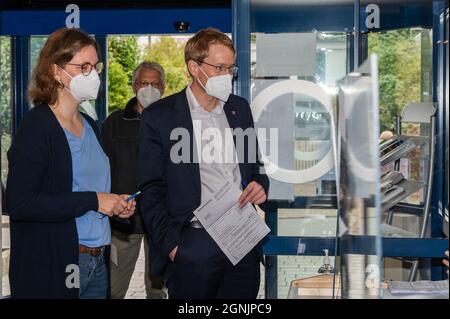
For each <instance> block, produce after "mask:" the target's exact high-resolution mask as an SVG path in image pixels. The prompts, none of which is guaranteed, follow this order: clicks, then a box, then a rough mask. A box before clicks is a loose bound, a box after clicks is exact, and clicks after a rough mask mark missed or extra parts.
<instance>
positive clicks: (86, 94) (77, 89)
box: [61, 68, 100, 101]
mask: <svg viewBox="0 0 450 319" xmlns="http://www.w3.org/2000/svg"><path fill="white" fill-rule="evenodd" d="M61 70H63V71H64V73H66V74H67V75H68V76H70V77H71V80H70V84H69V87H70V89H68V88H67V87H64V88H65V89H66V90H67V91H69V92H70V93H72V95H73V96H74V98H76V99H77V100H78V101H88V100H95V99H96V98H97V95H98V89H99V88H100V77H99V76H98V73H97V71H96V70H92V71H91V73H89V75H87V76H85V75H83V74H82V73H80V74H78V75H76V76H71V75H70V74H69V73H67V72H66V70H64V69H63V68H61Z"/></svg>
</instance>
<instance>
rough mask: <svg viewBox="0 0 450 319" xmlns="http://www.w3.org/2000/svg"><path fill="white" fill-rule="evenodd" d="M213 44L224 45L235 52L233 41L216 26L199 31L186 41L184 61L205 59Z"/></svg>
mask: <svg viewBox="0 0 450 319" xmlns="http://www.w3.org/2000/svg"><path fill="white" fill-rule="evenodd" d="M211 44H221V45H224V46H226V47H227V48H229V49H230V50H231V51H233V53H235V50H234V47H233V42H232V41H231V39H230V38H229V37H228V36H227V35H226V34H225V33H223V32H221V31H219V30H217V29H214V28H207V29H203V30H200V31H198V32H197V33H196V34H195V35H194V36H193V37H192V38H190V39H189V41H188V42H187V43H186V46H185V48H184V61H185V62H186V64H187V63H188V62H189V60H194V61H203V60H204V59H205V58H206V57H207V56H208V51H209V46H210V45H211Z"/></svg>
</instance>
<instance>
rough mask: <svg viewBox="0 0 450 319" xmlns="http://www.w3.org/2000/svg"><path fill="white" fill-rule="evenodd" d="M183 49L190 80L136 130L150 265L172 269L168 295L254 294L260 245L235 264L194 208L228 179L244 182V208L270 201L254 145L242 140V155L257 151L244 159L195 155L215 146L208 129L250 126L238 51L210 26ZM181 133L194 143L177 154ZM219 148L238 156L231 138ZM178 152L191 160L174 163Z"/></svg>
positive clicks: (149, 112) (160, 269)
mask: <svg viewBox="0 0 450 319" xmlns="http://www.w3.org/2000/svg"><path fill="white" fill-rule="evenodd" d="M184 53H185V62H186V65H187V69H188V71H189V73H190V75H191V77H192V83H191V84H190V85H188V87H186V89H184V90H183V91H181V92H179V93H176V94H174V95H171V96H169V97H166V98H165V99H163V100H161V101H158V102H156V103H155V104H153V106H152V107H151V108H150V109H148V110H145V111H144V112H143V114H142V120H141V129H140V133H139V155H138V177H137V178H138V185H139V187H140V188H144V187H145V188H144V190H143V194H142V196H141V198H140V208H141V214H142V218H143V219H144V222H145V225H146V228H147V231H148V232H149V235H150V236H151V238H152V241H151V242H152V247H151V248H152V249H154V251H155V253H153V251H152V260H151V270H152V272H153V273H154V274H155V275H157V274H162V273H164V272H165V271H167V287H168V290H169V298H171V299H190V298H209V299H212V298H220V299H227V298H253V299H254V298H256V297H257V294H258V290H259V283H260V266H259V262H260V261H262V260H263V259H262V258H263V255H262V248H261V243H258V244H257V245H256V246H255V247H254V248H253V249H252V250H251V251H250V252H249V253H248V254H247V255H246V256H245V257H244V258H243V259H242V260H240V261H239V262H238V263H237V264H236V265H233V264H232V263H231V262H230V261H229V260H228V259H227V257H226V256H225V254H224V253H223V252H222V251H221V250H220V248H219V246H218V245H217V244H216V242H215V241H214V240H213V239H212V237H211V236H210V235H209V234H208V233H207V232H206V230H205V229H204V227H203V225H202V224H201V223H200V222H199V221H198V219H197V218H196V217H194V214H193V212H194V210H195V209H196V208H198V207H199V206H200V204H201V203H204V202H205V200H206V199H207V198H208V197H209V196H212V195H213V194H216V193H217V192H218V191H219V190H220V189H221V187H222V185H223V184H224V182H225V181H226V182H229V183H230V184H234V186H235V187H238V188H239V189H241V185H242V188H243V191H242V195H241V196H240V198H239V199H238V198H236V202H238V200H239V204H240V207H243V206H245V205H246V204H247V203H252V204H262V203H265V202H266V198H267V192H268V188H269V181H268V178H267V176H266V175H265V174H264V173H261V172H260V168H261V167H262V164H261V163H260V162H259V160H258V154H257V153H258V152H257V144H256V143H250V142H248V143H245V146H244V147H243V148H244V150H243V153H244V154H246V155H247V154H249V152H250V153H252V155H253V156H248V157H247V156H245V158H241V157H239V156H238V157H239V163H238V162H237V161H235V160H232V161H222V162H220V161H219V162H215V161H213V162H209V161H204V160H203V158H202V159H194V157H195V156H194V155H193V154H194V153H195V154H196V153H197V150H198V149H199V148H200V152H199V153H198V154H202V153H203V152H202V151H203V150H204V149H205V148H206V147H207V146H208V145H210V142H211V141H210V140H207V139H204V138H203V137H204V136H203V135H205V134H204V133H205V132H206V130H208V129H209V130H211V129H212V130H214V131H215V132H217V135H221V136H222V138H223V137H225V134H227V130H228V132H229V129H232V130H234V129H242V130H246V129H248V128H250V129H251V128H252V127H253V118H252V114H251V110H250V106H249V104H248V102H247V101H246V100H245V99H243V98H241V97H238V96H236V95H233V94H231V91H232V80H233V77H234V76H235V75H236V71H237V67H236V65H235V50H234V47H233V43H232V42H231V40H230V38H229V37H228V36H227V35H226V34H224V33H222V32H220V31H219V30H216V29H211V28H209V29H204V30H201V31H199V32H197V33H196V34H195V35H194V36H193V37H192V38H191V39H190V40H189V41H188V42H187V44H186V47H185V51H184ZM199 124H200V125H199ZM177 132H178V133H177ZM182 132H188V133H189V136H188V137H189V141H182V140H181V142H185V143H186V144H188V146H189V147H188V149H181V154H180V152H179V151H176V152H174V149H173V146H174V145H175V144H177V143H178V142H179V141H180V134H181V133H182ZM181 135H183V134H181ZM186 135H187V134H186ZM194 136H195V138H194ZM182 138H183V137H182ZM250 138H251V137H249V138H248V140H250ZM255 138H256V137H255ZM177 141H178V142H177ZM231 141H232V139H231ZM255 141H256V140H255ZM183 144H184V143H183ZM250 145H253V147H252V146H250ZM214 147H216V146H214ZM217 147H218V149H219V148H220V147H219V146H217ZM175 150H176V148H175ZM222 151H223V152H221V151H220V150H218V152H219V153H220V152H221V153H222V154H225V153H227V154H234V155H236V152H235V151H236V150H235V147H234V145H233V143H232V142H231V143H228V145H227V146H225V149H223V150H222ZM178 155H180V157H181V158H185V157H187V159H188V160H187V162H183V161H182V162H177V161H176V159H175V158H174V157H177V156H178ZM238 155H239V154H238ZM252 157H253V158H254V159H253V160H250V159H249V158H252ZM234 158H235V156H233V159H234Z"/></svg>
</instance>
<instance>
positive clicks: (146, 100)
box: [136, 85, 161, 108]
mask: <svg viewBox="0 0 450 319" xmlns="http://www.w3.org/2000/svg"><path fill="white" fill-rule="evenodd" d="M136 98H137V99H138V101H139V103H141V105H142V107H143V108H146V107H147V106H149V105H150V104H152V103H154V102H156V101H158V100H159V99H160V98H161V92H160V91H159V90H158V89H157V88H154V87H153V86H151V85H148V86H146V87H143V88H140V89H139V90H138V92H137V94H136Z"/></svg>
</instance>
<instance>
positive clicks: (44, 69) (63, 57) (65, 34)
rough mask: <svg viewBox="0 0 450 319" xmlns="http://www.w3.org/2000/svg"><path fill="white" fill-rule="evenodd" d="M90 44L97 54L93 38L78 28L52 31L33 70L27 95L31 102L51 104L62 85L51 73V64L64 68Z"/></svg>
mask: <svg viewBox="0 0 450 319" xmlns="http://www.w3.org/2000/svg"><path fill="white" fill-rule="evenodd" d="M90 45H92V46H93V47H94V48H95V50H96V51H97V54H98V47H97V43H96V42H95V40H94V39H93V38H92V37H90V36H89V35H87V34H86V33H85V32H83V31H81V30H79V29H68V28H63V29H59V30H57V31H55V32H53V33H52V34H51V35H50V36H49V38H48V39H47V41H46V42H45V45H44V47H43V48H42V50H41V52H40V54H39V58H38V61H37V65H36V68H35V69H34V71H33V76H32V81H31V83H30V87H29V90H28V97H29V99H30V100H31V102H33V104H39V103H47V104H53V103H55V102H56V99H57V98H58V89H59V88H61V87H62V84H61V83H59V82H58V81H57V80H56V79H55V78H54V75H53V65H54V64H56V65H59V66H60V67H62V68H64V66H65V64H66V63H68V62H69V61H70V60H72V58H73V57H74V55H75V54H77V53H78V52H80V51H81V50H82V49H84V48H85V47H87V46H90Z"/></svg>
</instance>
